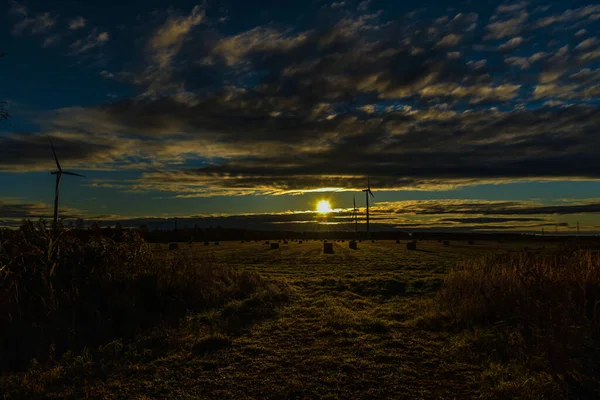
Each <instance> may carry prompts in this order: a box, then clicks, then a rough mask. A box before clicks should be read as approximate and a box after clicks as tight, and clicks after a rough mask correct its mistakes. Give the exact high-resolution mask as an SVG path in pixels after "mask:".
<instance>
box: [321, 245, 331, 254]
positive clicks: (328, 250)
mask: <svg viewBox="0 0 600 400" xmlns="http://www.w3.org/2000/svg"><path fill="white" fill-rule="evenodd" d="M323 253H325V254H333V243H323Z"/></svg>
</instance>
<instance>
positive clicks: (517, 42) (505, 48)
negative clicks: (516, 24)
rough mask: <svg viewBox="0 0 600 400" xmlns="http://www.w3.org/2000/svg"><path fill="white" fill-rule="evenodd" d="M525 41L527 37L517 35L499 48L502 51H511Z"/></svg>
mask: <svg viewBox="0 0 600 400" xmlns="http://www.w3.org/2000/svg"><path fill="white" fill-rule="evenodd" d="M523 43H525V39H523V38H522V37H521V36H517V37H514V38H512V39H510V40H509V41H508V42H506V43H504V44H502V45H500V46H499V47H498V49H499V50H501V51H511V50H514V49H516V48H518V47H520V46H521V45H522V44H523Z"/></svg>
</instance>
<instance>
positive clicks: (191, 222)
mask: <svg viewBox="0 0 600 400" xmlns="http://www.w3.org/2000/svg"><path fill="white" fill-rule="evenodd" d="M51 210H52V208H51V205H46V204H38V203H27V202H22V201H18V200H16V199H7V200H0V225H2V222H1V221H2V220H4V225H12V226H15V225H18V224H19V223H20V220H21V219H22V218H31V219H37V218H39V217H45V218H50V216H51ZM61 212H62V214H63V215H64V217H65V218H66V219H67V220H71V221H72V220H74V219H76V218H84V219H85V220H86V221H87V222H88V223H89V222H91V221H100V222H103V223H105V224H107V223H108V224H110V225H112V224H114V223H115V222H116V221H118V222H120V223H121V224H122V225H123V226H129V227H139V226H140V225H146V226H147V227H149V228H150V229H165V228H167V229H169V228H172V227H173V219H172V218H156V217H127V216H122V215H94V214H90V213H88V212H85V211H81V210H77V209H73V208H65V207H62V208H61ZM364 212H365V210H364V208H360V207H359V209H358V213H359V223H360V224H361V225H362V224H364ZM598 213H600V203H598V202H597V201H595V200H593V199H591V200H585V201H582V200H568V201H561V202H555V203H553V204H547V203H542V202H535V201H485V200H468V199H467V200H456V199H446V200H421V201H397V202H380V203H375V204H373V206H372V208H371V224H372V228H373V229H374V230H392V229H404V230H418V229H447V230H453V231H469V230H483V231H494V230H509V231H510V230H512V231H531V230H536V231H537V230H539V229H540V228H541V227H543V226H546V227H548V226H550V227H551V226H555V227H558V226H560V227H561V231H562V232H565V231H566V232H569V231H573V230H574V227H570V226H569V224H568V223H567V222H565V221H564V218H565V217H568V216H573V215H586V218H589V217H590V215H593V214H598ZM178 219H179V223H180V226H184V225H187V226H188V227H189V228H193V227H194V226H198V227H199V228H208V227H215V226H221V227H223V228H245V227H249V226H251V227H252V228H253V229H265V230H277V229H279V230H281V229H286V230H290V229H293V230H307V231H313V230H314V228H315V227H316V226H318V225H319V224H320V223H327V224H330V225H332V229H334V230H346V229H349V228H352V227H353V223H354V220H353V213H352V209H350V208H348V209H345V208H341V209H337V210H336V211H335V212H334V213H332V214H330V215H328V216H322V215H319V214H318V213H316V212H315V211H313V210H289V211H284V212H272V213H244V214H214V215H187V216H183V215H179V217H178ZM588 225H589V224H588Z"/></svg>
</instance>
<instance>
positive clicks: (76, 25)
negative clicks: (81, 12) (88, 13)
mask: <svg viewBox="0 0 600 400" xmlns="http://www.w3.org/2000/svg"><path fill="white" fill-rule="evenodd" d="M86 24H87V20H86V19H85V18H83V17H77V18H73V19H72V20H71V21H69V29H70V30H72V31H75V30H77V29H81V28H85V26H86Z"/></svg>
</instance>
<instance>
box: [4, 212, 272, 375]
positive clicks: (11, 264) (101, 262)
mask: <svg viewBox="0 0 600 400" xmlns="http://www.w3.org/2000/svg"><path fill="white" fill-rule="evenodd" d="M120 239H121V240H120V241H115V240H112V239H108V238H104V237H101V236H93V237H91V238H89V239H88V240H82V239H81V238H80V237H79V236H78V235H77V232H76V231H67V230H64V229H62V228H60V227H59V228H58V229H56V230H49V229H47V227H46V226H45V224H44V223H43V222H39V223H36V224H34V223H31V222H27V223H25V224H24V225H23V226H22V227H21V229H19V230H17V231H8V230H4V231H0V326H2V329H1V330H0V343H1V344H0V370H3V369H4V370H14V369H21V368H24V367H26V366H27V365H28V364H29V362H30V360H31V359H33V358H36V359H38V360H46V359H53V358H57V357H58V356H59V355H60V354H62V353H64V352H65V351H67V350H71V349H73V350H78V349H81V348H84V347H89V346H98V345H100V344H103V343H108V342H110V341H112V340H114V339H115V338H126V337H132V336H134V335H135V334H136V333H138V332H139V331H140V330H142V329H146V328H148V327H151V326H154V325H157V324H159V323H161V322H165V321H166V322H176V321H178V320H179V318H180V317H181V316H183V315H184V314H185V313H186V312H187V311H189V310H206V309H210V308H212V307H217V306H221V305H223V304H225V303H227V302H229V301H231V300H235V299H244V298H247V297H250V296H251V295H252V294H254V293H255V292H262V291H265V290H268V288H269V287H268V284H267V283H266V282H265V281H264V280H263V279H262V278H261V277H260V276H259V275H258V274H256V273H247V272H239V271H237V270H236V269H235V268H234V267H232V266H229V265H219V264H217V263H216V262H214V260H208V259H207V260H203V261H201V262H191V261H190V260H189V259H187V258H185V257H183V256H181V255H172V256H170V257H169V258H167V259H166V260H158V259H156V258H155V257H154V256H153V254H152V252H151V251H150V249H149V247H148V245H147V244H146V243H145V242H144V240H143V239H142V238H141V237H140V236H139V235H137V234H136V233H135V232H123V234H122V235H121V238H120Z"/></svg>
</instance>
